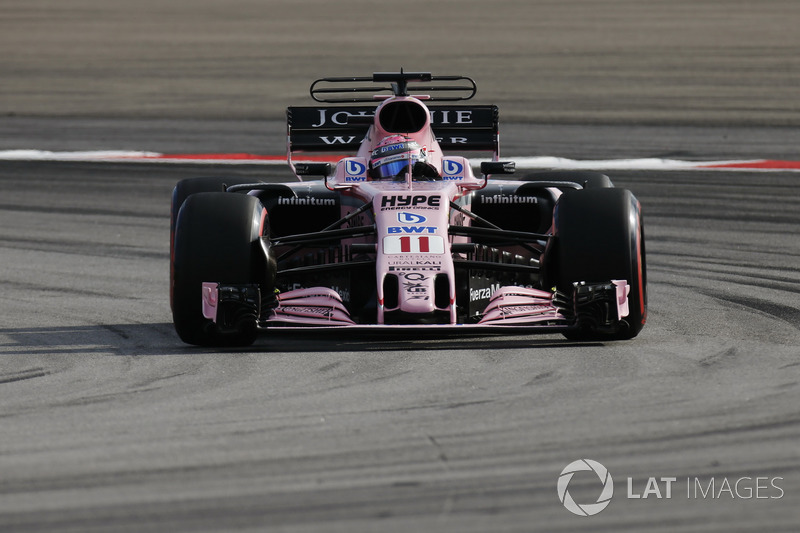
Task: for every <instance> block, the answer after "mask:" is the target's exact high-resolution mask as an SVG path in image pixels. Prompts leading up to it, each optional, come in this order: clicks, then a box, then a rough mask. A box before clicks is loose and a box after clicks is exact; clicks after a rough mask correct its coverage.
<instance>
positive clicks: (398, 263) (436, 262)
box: [386, 255, 442, 270]
mask: <svg viewBox="0 0 800 533" xmlns="http://www.w3.org/2000/svg"><path fill="white" fill-rule="evenodd" d="M386 264H388V265H392V266H395V267H397V268H396V269H405V270H423V267H431V268H433V267H435V268H437V269H440V268H441V264H442V258H441V256H438V255H415V256H414V257H403V256H397V257H389V258H387V261H386ZM390 268H391V267H390Z"/></svg>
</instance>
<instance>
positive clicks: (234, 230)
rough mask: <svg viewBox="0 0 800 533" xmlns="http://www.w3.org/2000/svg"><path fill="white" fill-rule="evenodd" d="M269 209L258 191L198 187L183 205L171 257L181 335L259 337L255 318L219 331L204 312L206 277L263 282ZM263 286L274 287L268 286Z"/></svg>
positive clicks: (218, 342) (229, 342)
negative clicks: (200, 189) (263, 246)
mask: <svg viewBox="0 0 800 533" xmlns="http://www.w3.org/2000/svg"><path fill="white" fill-rule="evenodd" d="M266 225H267V220H266V210H265V209H264V207H263V205H262V204H261V202H260V201H259V200H258V199H257V198H255V197H253V196H248V195H243V194H236V193H221V192H220V193H213V192H211V193H209V192H206V193H197V194H193V195H191V196H189V197H188V198H187V199H186V200H185V201H184V202H183V205H182V206H181V208H180V210H179V212H178V216H177V219H176V223H175V239H174V251H173V258H172V272H173V276H172V278H173V279H172V295H173V299H172V316H173V321H174V323H175V330H176V331H177V333H178V336H179V337H180V338H181V340H183V341H184V342H186V343H188V344H195V345H200V346H246V345H249V344H252V343H253V341H254V340H255V338H256V335H257V330H256V324H255V321H252V323H248V324H243V327H242V328H241V329H239V330H237V331H235V332H226V333H224V334H223V333H220V331H219V330H218V328H216V326H215V324H214V323H213V322H212V321H211V320H208V319H206V318H205V317H204V316H203V312H202V299H201V294H202V293H201V288H202V283H203V282H207V281H208V282H214V281H216V282H220V283H223V284H231V285H233V284H259V282H261V284H262V285H263V281H264V272H263V270H264V259H263V252H262V251H261V249H260V243H259V237H260V236H261V235H262V233H266V232H267V231H268V230H267V228H266ZM262 290H271V288H270V287H263V286H262Z"/></svg>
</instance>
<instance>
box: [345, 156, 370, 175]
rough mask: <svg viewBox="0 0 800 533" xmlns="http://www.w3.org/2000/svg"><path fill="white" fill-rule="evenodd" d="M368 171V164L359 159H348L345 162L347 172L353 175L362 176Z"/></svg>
mask: <svg viewBox="0 0 800 533" xmlns="http://www.w3.org/2000/svg"><path fill="white" fill-rule="evenodd" d="M366 171H367V167H366V165H364V164H363V163H359V162H358V161H353V160H352V159H351V160H348V161H347V162H346V163H345V174H349V175H351V176H353V175H355V176H360V175H361V174H363V173H364V172H366Z"/></svg>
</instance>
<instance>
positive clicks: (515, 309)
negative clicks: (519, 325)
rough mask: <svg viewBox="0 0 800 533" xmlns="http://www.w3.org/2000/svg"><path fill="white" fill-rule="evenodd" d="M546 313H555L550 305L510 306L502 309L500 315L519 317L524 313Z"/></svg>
mask: <svg viewBox="0 0 800 533" xmlns="http://www.w3.org/2000/svg"><path fill="white" fill-rule="evenodd" d="M544 311H554V309H553V307H552V306H549V305H508V306H504V307H501V308H500V315H502V316H509V315H518V314H522V313H530V314H537V313H542V312H544Z"/></svg>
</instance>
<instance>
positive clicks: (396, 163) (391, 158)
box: [369, 135, 436, 180]
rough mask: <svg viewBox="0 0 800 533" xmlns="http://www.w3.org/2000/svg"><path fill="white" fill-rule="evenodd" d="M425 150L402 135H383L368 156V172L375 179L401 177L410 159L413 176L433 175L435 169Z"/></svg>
mask: <svg viewBox="0 0 800 533" xmlns="http://www.w3.org/2000/svg"><path fill="white" fill-rule="evenodd" d="M426 152H427V150H426V149H425V148H422V147H420V145H419V143H417V141H414V140H412V139H409V138H408V137H406V136H404V135H390V136H389V137H384V138H383V139H382V140H381V142H379V143H378V145H377V146H376V147H375V149H374V150H372V156H371V157H370V161H369V165H370V174H371V176H372V179H375V180H394V179H402V178H403V177H404V176H405V173H406V172H407V170H406V168H407V167H408V163H409V161H411V164H412V167H411V170H412V175H413V176H415V177H419V176H424V177H433V176H431V175H430V174H431V171H433V173H434V174H435V173H436V171H435V169H433V167H432V166H431V165H430V164H428V156H427V153H426Z"/></svg>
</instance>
